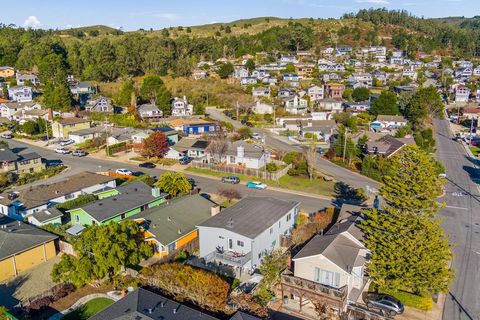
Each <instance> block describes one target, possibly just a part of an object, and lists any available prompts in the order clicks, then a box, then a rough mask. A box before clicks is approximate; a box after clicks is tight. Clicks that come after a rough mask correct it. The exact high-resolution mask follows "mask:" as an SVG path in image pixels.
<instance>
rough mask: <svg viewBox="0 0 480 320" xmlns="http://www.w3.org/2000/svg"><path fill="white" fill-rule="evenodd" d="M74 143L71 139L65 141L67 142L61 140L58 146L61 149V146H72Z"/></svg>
mask: <svg viewBox="0 0 480 320" xmlns="http://www.w3.org/2000/svg"><path fill="white" fill-rule="evenodd" d="M74 142H75V141H73V140H72V139H67V140H62V141H60V145H61V146H62V147H63V146H68V145H69V144H72V143H74Z"/></svg>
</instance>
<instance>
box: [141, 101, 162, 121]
mask: <svg viewBox="0 0 480 320" xmlns="http://www.w3.org/2000/svg"><path fill="white" fill-rule="evenodd" d="M137 112H138V114H139V115H140V117H141V118H142V119H143V120H145V121H148V122H160V121H161V119H162V117H163V112H162V110H160V109H159V108H158V107H157V106H156V105H154V104H151V103H145V104H141V105H139V106H137Z"/></svg>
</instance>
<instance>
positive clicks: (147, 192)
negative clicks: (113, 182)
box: [80, 181, 167, 222]
mask: <svg viewBox="0 0 480 320" xmlns="http://www.w3.org/2000/svg"><path fill="white" fill-rule="evenodd" d="M116 189H117V191H118V194H117V195H114V196H111V197H108V198H104V199H101V200H97V201H94V202H91V203H89V204H87V205H84V206H82V207H80V208H81V209H83V211H85V212H86V213H88V214H89V215H90V216H91V217H92V218H94V219H95V220H97V221H98V222H102V221H105V220H108V219H111V218H113V217H115V216H118V215H119V214H122V213H124V212H127V211H130V210H133V209H135V208H138V207H141V206H143V205H146V204H149V203H151V202H153V201H154V200H156V199H161V198H164V197H166V196H167V194H165V193H162V194H160V195H159V196H158V197H155V196H153V195H152V188H150V187H149V186H148V185H146V184H145V183H144V182H142V181H137V182H133V183H129V184H126V185H123V186H121V187H118V188H116Z"/></svg>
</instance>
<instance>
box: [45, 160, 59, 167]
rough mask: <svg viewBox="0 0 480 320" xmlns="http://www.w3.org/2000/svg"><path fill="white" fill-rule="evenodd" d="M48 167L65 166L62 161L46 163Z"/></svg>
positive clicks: (48, 161)
mask: <svg viewBox="0 0 480 320" xmlns="http://www.w3.org/2000/svg"><path fill="white" fill-rule="evenodd" d="M45 163H46V165H47V167H49V168H51V167H57V166H63V161H62V160H47V161H45Z"/></svg>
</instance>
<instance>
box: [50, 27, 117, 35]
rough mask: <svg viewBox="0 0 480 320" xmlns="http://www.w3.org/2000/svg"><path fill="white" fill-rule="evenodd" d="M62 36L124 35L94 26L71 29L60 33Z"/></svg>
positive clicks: (111, 29) (107, 28) (114, 30)
mask: <svg viewBox="0 0 480 320" xmlns="http://www.w3.org/2000/svg"><path fill="white" fill-rule="evenodd" d="M58 32H59V33H60V34H61V35H77V34H83V35H84V36H92V35H94V36H99V35H100V36H103V35H116V34H119V33H122V31H120V30H118V29H115V28H112V27H109V26H104V25H94V26H87V27H78V28H70V29H65V30H60V31H58Z"/></svg>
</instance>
